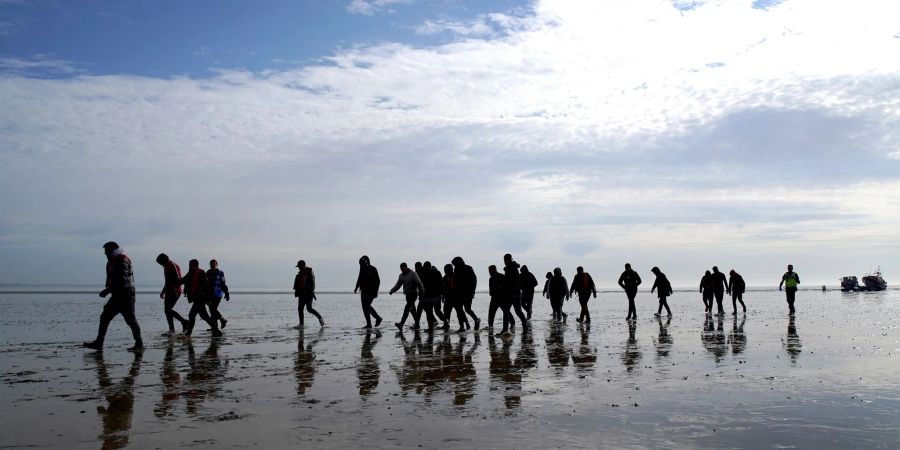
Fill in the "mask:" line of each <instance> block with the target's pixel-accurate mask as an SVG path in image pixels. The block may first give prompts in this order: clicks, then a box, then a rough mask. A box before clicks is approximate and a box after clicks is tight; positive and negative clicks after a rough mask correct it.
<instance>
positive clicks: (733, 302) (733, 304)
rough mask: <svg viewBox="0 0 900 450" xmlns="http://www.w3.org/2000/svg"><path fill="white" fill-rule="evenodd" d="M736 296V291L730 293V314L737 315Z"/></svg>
mask: <svg viewBox="0 0 900 450" xmlns="http://www.w3.org/2000/svg"><path fill="white" fill-rule="evenodd" d="M737 298H738V293H737V292H732V293H731V315H732V316H736V315H737Z"/></svg>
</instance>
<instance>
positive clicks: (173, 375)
mask: <svg viewBox="0 0 900 450" xmlns="http://www.w3.org/2000/svg"><path fill="white" fill-rule="evenodd" d="M188 342H190V341H188ZM159 378H160V384H161V385H162V397H161V398H160V401H159V403H157V404H156V407H155V408H153V415H154V416H156V417H160V418H162V417H166V416H170V415H172V409H173V404H174V403H175V402H176V401H177V400H178V397H179V396H180V395H181V391H182V389H181V387H180V385H181V374H179V373H178V367H177V365H176V364H175V340H173V339H168V340H167V341H166V353H165V356H163V361H162V367H161V368H160V371H159Z"/></svg>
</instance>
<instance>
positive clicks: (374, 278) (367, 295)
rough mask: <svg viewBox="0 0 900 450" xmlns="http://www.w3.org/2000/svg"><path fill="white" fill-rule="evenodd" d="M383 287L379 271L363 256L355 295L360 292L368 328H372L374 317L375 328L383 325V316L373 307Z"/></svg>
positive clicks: (360, 260)
mask: <svg viewBox="0 0 900 450" xmlns="http://www.w3.org/2000/svg"><path fill="white" fill-rule="evenodd" d="M380 286H381V278H378V269H376V268H375V266H373V265H372V264H371V262H370V261H369V257H368V256H366V255H362V257H360V258H359V276H358V277H356V287H355V288H353V293H354V294H355V293H356V292H357V291H359V300H360V303H361V304H362V310H363V316H364V317H365V318H366V326H364V327H363V328H372V317H374V318H375V326H376V327H377V326H379V325H381V316H379V315H378V313H377V312H376V311H375V308H373V307H372V302H374V301H375V298H377V297H378V288H379V287H380Z"/></svg>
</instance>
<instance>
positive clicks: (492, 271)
mask: <svg viewBox="0 0 900 450" xmlns="http://www.w3.org/2000/svg"><path fill="white" fill-rule="evenodd" d="M488 273H489V274H491V275H497V266H495V265H493V264H491V265H490V266H488Z"/></svg>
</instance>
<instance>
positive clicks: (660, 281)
mask: <svg viewBox="0 0 900 450" xmlns="http://www.w3.org/2000/svg"><path fill="white" fill-rule="evenodd" d="M650 271H651V272H653V274H654V275H656V280H654V281H653V287H651V288H650V293H651V294H652V293H653V291H654V290H656V292H657V294H656V296H657V297H659V309H658V310H657V311H656V314H654V316H656V317H659V315H660V314H662V309H663V307H665V308H666V313H668V315H669V317H672V310H671V309H669V302H667V301H666V297H668V296H670V295H672V292H673V291H672V284H671V283H669V279H668V278H666V274H664V273H662V271H660V270H659V267H654V268H652V269H650ZM662 329H663V328H662V322H660V330H662Z"/></svg>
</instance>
